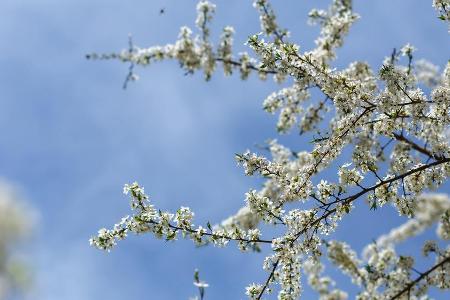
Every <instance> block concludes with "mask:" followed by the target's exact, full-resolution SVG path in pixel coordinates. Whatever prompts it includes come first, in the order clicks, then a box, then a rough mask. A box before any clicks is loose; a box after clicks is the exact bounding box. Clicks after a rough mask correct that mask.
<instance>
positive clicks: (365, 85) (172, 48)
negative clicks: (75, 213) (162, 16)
mask: <svg viewBox="0 0 450 300" xmlns="http://www.w3.org/2000/svg"><path fill="white" fill-rule="evenodd" d="M432 5H433V7H434V8H435V9H436V10H437V13H438V17H439V18H440V19H442V20H443V21H444V22H447V23H448V22H449V21H450V1H449V0H434V1H433V2H432ZM254 7H255V8H256V10H257V11H258V12H259V14H260V22H261V33H258V34H255V35H252V36H250V37H249V39H248V42H247V45H248V46H249V47H250V48H251V50H252V55H250V54H247V53H240V54H239V55H235V54H234V53H233V50H232V48H233V34H234V29H233V28H232V27H225V28H224V29H223V33H222V35H221V36H220V42H219V44H218V45H216V46H214V45H213V44H212V42H211V41H210V30H209V24H210V22H211V21H212V18H213V14H214V11H215V5H214V4H211V3H209V2H208V1H203V0H202V1H200V2H199V3H198V5H197V11H198V16H197V20H196V26H197V30H198V33H197V34H196V35H194V36H193V31H192V30H191V29H190V28H188V27H182V28H181V30H180V34H179V37H178V40H177V41H176V42H175V43H173V44H168V45H165V46H154V47H150V48H140V47H136V46H135V45H133V44H132V43H131V42H130V47H129V48H128V49H126V50H124V51H122V52H121V53H117V54H91V55H88V58H90V59H118V60H120V61H123V62H126V63H129V64H130V69H129V70H130V72H129V74H128V76H127V78H126V81H125V86H126V84H127V83H128V82H129V81H132V80H135V79H136V78H137V76H136V75H135V73H134V68H135V66H148V65H150V64H152V63H153V62H156V61H162V60H168V59H172V60H176V61H178V62H179V64H180V66H181V67H182V68H183V70H185V71H186V72H187V73H194V72H197V71H203V73H204V75H205V79H206V80H208V79H210V78H211V76H212V75H213V73H214V71H215V69H216V68H217V67H218V66H219V65H221V66H222V68H223V71H224V72H225V74H226V75H231V74H232V73H239V74H240V77H241V78H242V79H243V80H245V79H246V78H247V77H248V76H249V75H250V74H251V73H256V74H257V75H258V76H259V77H260V78H261V79H265V78H266V77H268V76H273V78H274V80H275V81H277V82H291V83H292V85H290V86H289V87H286V88H283V89H281V90H279V91H276V92H274V93H272V94H271V95H269V96H268V97H267V98H266V99H265V100H264V103H263V107H264V109H265V110H266V111H267V112H269V113H271V114H274V113H276V112H279V119H278V123H277V129H278V131H279V132H280V134H282V133H286V132H288V131H289V130H290V129H291V128H292V127H294V126H297V127H298V129H299V130H300V133H301V134H306V133H313V134H314V136H315V137H316V138H315V139H314V141H313V144H314V148H313V150H312V151H310V152H309V151H300V152H298V151H292V150H290V149H288V148H287V147H286V146H283V145H281V144H279V143H277V142H276V140H272V141H271V142H269V143H268V146H267V149H268V150H269V151H270V158H269V157H264V156H261V155H258V154H256V153H251V152H249V151H248V152H245V153H242V154H238V155H236V160H237V161H238V163H239V164H241V165H242V166H243V168H244V171H245V174H246V175H248V176H261V177H262V178H264V180H265V181H264V184H263V187H262V188H261V189H260V190H253V189H250V190H249V192H248V193H246V195H245V197H246V205H245V206H244V207H242V208H241V209H240V210H239V211H238V212H237V213H236V215H234V216H231V217H229V218H228V219H226V220H224V221H222V222H221V223H218V224H216V225H211V224H210V223H209V222H208V223H207V224H204V225H203V226H200V225H194V213H193V212H192V211H191V210H190V209H189V208H188V207H181V208H180V209H178V210H177V211H176V212H173V213H172V212H168V211H163V210H160V209H158V208H156V207H155V206H154V204H153V201H150V199H149V197H148V196H147V195H146V194H145V193H144V188H143V187H142V186H140V185H139V184H138V183H136V182H135V183H132V184H126V185H125V187H124V193H125V194H127V195H129V197H130V201H131V209H132V211H133V214H132V215H131V216H127V217H125V218H123V219H122V220H121V221H120V222H119V223H118V224H116V225H115V226H114V227H113V228H112V229H104V228H103V229H100V230H99V232H98V235H97V236H95V237H92V238H91V240H90V243H91V244H92V245H93V246H95V247H97V248H99V249H103V250H108V251H109V250H110V249H111V248H113V247H114V246H115V245H116V243H117V241H118V240H122V239H124V238H125V237H126V236H127V235H128V234H129V233H137V234H141V233H148V234H152V235H154V236H155V237H157V238H163V239H166V240H176V239H177V238H178V237H180V235H181V236H182V237H183V238H188V239H191V240H192V241H193V242H194V243H195V244H197V245H214V246H218V247H224V246H226V245H227V244H229V242H234V243H235V244H237V246H238V248H239V249H240V250H241V251H259V250H260V249H261V247H266V246H265V245H268V246H267V247H271V251H270V254H269V255H268V256H267V257H266V258H265V260H264V262H263V264H262V265H263V268H264V270H266V271H267V279H266V280H265V281H264V282H261V283H252V284H250V285H248V286H247V287H246V294H247V295H248V297H249V298H250V299H262V298H264V297H267V296H268V295H269V294H270V293H272V292H273V293H277V294H278V299H297V298H298V297H299V296H300V295H301V291H302V288H301V286H302V283H303V281H305V280H301V278H300V277H301V274H305V276H306V279H307V280H306V281H307V283H308V284H309V285H310V286H311V287H312V288H313V289H314V290H316V291H317V293H318V294H319V298H320V299H346V298H347V297H348V294H347V293H346V292H345V291H342V290H340V289H338V288H337V287H336V286H335V282H334V281H333V280H332V279H331V278H330V277H329V276H327V275H325V274H324V261H325V260H329V261H330V262H331V263H332V264H333V265H335V266H336V267H337V268H339V269H340V270H341V271H342V272H343V273H345V274H347V275H348V276H349V277H350V278H351V280H352V282H353V283H354V284H355V285H356V286H357V288H358V289H359V293H358V295H357V299H361V300H362V299H425V298H426V297H425V298H424V296H426V295H427V293H428V291H429V288H430V287H434V288H438V289H443V290H445V289H447V290H448V289H449V288H450V247H449V246H448V242H446V241H448V240H449V239H450V200H449V198H448V197H447V196H446V195H445V194H430V193H429V192H427V191H429V190H434V189H436V188H438V187H439V186H440V185H442V184H443V183H444V182H445V181H446V180H447V178H448V176H449V175H450V145H449V140H450V128H449V124H450V63H448V64H447V66H445V67H444V71H443V72H442V73H439V72H438V69H439V68H438V67H437V66H435V65H433V64H431V63H430V62H427V61H425V60H417V61H416V60H413V55H414V50H415V48H414V47H413V46H411V45H409V44H407V45H405V46H404V47H402V48H401V49H400V50H399V51H396V50H394V51H393V52H392V53H391V54H390V55H388V56H387V58H386V59H385V61H384V62H383V66H382V67H381V69H380V70H373V69H372V68H371V67H370V66H369V65H368V64H367V63H365V62H360V61H357V62H353V63H351V64H350V65H349V66H347V67H346V68H345V69H342V70H338V69H334V68H331V67H330V65H331V62H332V61H333V60H334V59H335V58H336V54H335V50H336V48H338V47H340V46H342V44H343V42H344V38H345V36H346V34H347V33H348V31H349V29H350V27H351V25H352V24H353V23H354V22H355V21H356V20H357V19H358V18H359V16H358V15H357V14H356V13H355V12H353V10H352V1H351V0H333V1H332V3H331V5H330V7H329V8H328V10H316V9H315V10H312V11H311V12H310V13H309V19H310V22H311V23H312V24H315V25H319V26H320V27H321V31H320V35H319V37H318V38H317V39H316V47H315V48H314V49H313V50H311V51H307V52H302V51H301V50H300V47H299V46H298V45H297V44H296V43H294V42H292V41H290V40H289V36H290V35H289V32H288V31H287V30H286V29H283V28H282V27H280V25H279V24H278V20H277V18H276V15H275V13H274V11H273V9H272V8H271V6H270V4H269V2H268V1H267V0H255V1H254ZM313 89H316V90H319V91H320V92H321V93H322V94H323V100H322V101H312V100H311V99H310V98H311V97H310V91H311V90H313ZM308 101H309V104H308ZM319 127H320V128H322V130H321V131H319ZM323 128H327V130H325V131H326V133H323V132H324V131H323ZM345 151H349V152H351V160H350V161H349V162H348V163H346V164H344V165H342V166H341V167H339V168H338V169H337V170H336V172H335V174H336V178H335V180H334V181H326V180H324V179H323V177H322V174H323V171H324V170H325V169H326V168H327V167H329V166H330V164H332V163H333V162H334V161H335V160H336V159H338V158H339V157H340V156H341V155H342V153H343V152H345ZM288 203H291V205H289V207H290V208H289V209H288V208H287V206H286V204H288ZM296 203H297V204H298V205H296ZM299 204H302V205H299ZM386 204H389V205H393V206H394V207H395V208H396V209H397V210H398V213H399V214H400V215H403V216H407V217H409V220H408V221H407V222H406V223H404V224H403V225H401V226H400V227H398V228H394V229H392V231H391V232H390V233H388V234H387V235H384V236H381V237H379V238H378V239H377V240H376V241H374V242H373V243H372V244H370V245H368V246H367V247H366V248H365V250H364V252H363V254H362V255H361V257H359V256H358V255H357V254H356V252H355V251H354V250H352V249H351V247H350V246H349V245H348V244H347V243H346V242H345V241H339V240H335V239H333V231H334V230H335V229H336V226H338V224H339V222H340V221H341V220H342V219H343V218H345V217H346V216H347V215H348V214H351V213H352V210H353V208H354V207H355V206H363V205H367V206H368V208H370V209H383V208H382V207H383V206H384V205H386ZM291 207H297V208H291ZM300 207H308V209H304V208H300ZM262 223H266V224H269V225H272V226H276V227H280V228H282V229H281V230H280V232H282V234H280V235H279V236H277V237H275V238H268V237H265V235H264V232H261V230H260V229H259V228H260V226H259V225H260V224H262ZM435 223H437V224H438V226H437V233H436V239H435V240H430V241H427V242H426V243H425V244H424V245H423V254H424V255H425V256H430V255H431V256H433V257H434V263H433V264H431V265H430V266H429V268H428V269H427V270H426V271H422V272H419V271H417V270H416V268H415V262H414V259H413V257H412V256H408V253H406V254H399V253H397V252H396V249H395V245H396V243H398V242H400V241H403V240H405V239H408V238H410V237H413V236H416V235H418V234H420V233H421V232H423V231H424V230H425V229H426V228H428V227H430V226H432V225H433V224H435ZM446 244H447V246H445V245H446ZM439 245H441V246H439ZM442 245H444V247H442ZM196 282H197V286H199V287H200V288H201V289H203V290H202V292H201V293H200V294H201V297H202V298H203V294H204V288H205V287H206V286H207V285H206V284H205V283H203V282H200V281H199V280H198V277H197V279H196ZM277 285H278V286H279V287H277Z"/></svg>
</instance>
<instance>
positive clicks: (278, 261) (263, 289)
mask: <svg viewBox="0 0 450 300" xmlns="http://www.w3.org/2000/svg"><path fill="white" fill-rule="evenodd" d="M279 263H280V259H278V260H277V261H276V262H275V263H274V264H273V268H272V271H271V272H270V275H269V277H267V280H266V283H265V284H264V286H263V288H262V290H261V292H260V293H259V295H258V297H256V299H257V300H259V299H261V297H262V295H263V294H264V291H265V290H266V289H267V287H268V286H269V284H270V281H271V280H272V278H273V276H274V273H275V270H276V269H277V267H278V264H279Z"/></svg>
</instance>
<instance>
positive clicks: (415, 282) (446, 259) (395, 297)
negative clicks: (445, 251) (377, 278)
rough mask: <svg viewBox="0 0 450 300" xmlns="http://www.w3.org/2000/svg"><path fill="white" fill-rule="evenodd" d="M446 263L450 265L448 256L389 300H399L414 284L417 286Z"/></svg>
mask: <svg viewBox="0 0 450 300" xmlns="http://www.w3.org/2000/svg"><path fill="white" fill-rule="evenodd" d="M446 263H450V256H447V257H446V258H444V259H443V260H442V261H441V262H440V263H438V264H435V265H434V266H433V267H432V268H430V269H429V270H428V271H426V272H423V273H421V275H420V276H419V277H417V278H416V279H415V280H413V281H411V282H410V283H408V284H407V285H406V286H405V287H404V288H403V289H402V290H401V291H399V292H398V293H397V294H395V295H394V296H393V297H392V298H390V300H394V299H397V298H399V297H400V296H401V295H403V294H404V293H406V292H409V291H410V290H411V289H412V288H413V287H414V286H415V285H416V284H418V283H419V282H420V281H421V280H423V279H424V278H426V277H427V276H428V275H430V274H431V273H432V272H433V271H434V270H436V269H437V268H439V267H441V266H443V265H445V264H446Z"/></svg>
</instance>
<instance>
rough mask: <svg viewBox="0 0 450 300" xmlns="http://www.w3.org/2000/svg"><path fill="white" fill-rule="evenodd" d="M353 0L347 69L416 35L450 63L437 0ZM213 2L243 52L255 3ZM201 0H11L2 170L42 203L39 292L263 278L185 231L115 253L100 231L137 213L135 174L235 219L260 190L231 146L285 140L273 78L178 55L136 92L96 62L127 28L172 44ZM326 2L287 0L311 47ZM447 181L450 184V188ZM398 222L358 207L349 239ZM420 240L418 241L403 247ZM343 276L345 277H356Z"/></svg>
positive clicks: (117, 292)
mask: <svg viewBox="0 0 450 300" xmlns="http://www.w3.org/2000/svg"><path fill="white" fill-rule="evenodd" d="M354 2H355V4H354V7H355V10H356V11H357V12H358V13H359V14H360V15H361V17H362V18H361V19H360V20H359V21H358V22H357V24H356V25H355V26H354V27H353V28H352V29H351V32H350V36H349V37H348V38H347V42H346V45H345V46H344V47H343V48H342V49H340V50H339V51H338V56H339V59H338V61H337V62H336V66H339V67H343V66H345V65H347V64H348V63H349V62H351V61H354V60H364V61H367V62H369V63H370V64H371V65H372V66H374V67H375V68H378V67H379V66H380V64H381V62H382V60H383V58H384V56H387V55H389V54H390V53H391V51H392V48H393V47H397V48H398V47H401V46H402V45H404V44H406V43H407V42H409V43H411V44H413V45H415V46H416V47H417V48H418V52H417V58H420V57H424V58H427V59H429V60H431V61H432V62H434V63H435V64H437V65H439V66H441V67H442V66H443V65H444V64H445V63H446V61H447V60H448V49H450V41H449V36H448V33H447V26H446V25H445V24H443V23H442V21H440V20H438V19H437V17H436V16H437V15H436V12H435V11H434V10H433V9H432V7H431V1H422V0H414V1H412V0H397V1H388V0H383V1H381V0H380V1H361V0H359V1H354ZM216 3H217V14H216V18H215V20H214V25H213V30H212V34H213V35H215V36H217V35H218V34H219V32H220V29H221V28H222V27H223V26H225V25H233V26H234V27H235V29H236V31H237V35H236V40H235V44H236V47H235V48H236V51H241V50H244V49H245V46H244V45H243V43H244V42H245V39H246V37H247V36H248V35H249V34H253V33H255V32H258V31H259V30H260V29H259V23H258V15H257V13H256V12H255V11H254V9H253V8H252V6H251V1H225V0H221V1H217V2H216ZM195 4H196V1H180V0H179V1H175V0H166V1H162V0H155V1H144V0H134V1H118V0H110V1H100V0H76V1H75V0H66V1H61V0H58V1H56V0H33V1H32V0H22V1H20V0H2V1H1V2H0V38H1V40H2V42H1V43H0V53H1V55H0V105H1V106H0V107H1V110H0V130H1V132H2V134H1V136H0V145H1V147H0V167H1V168H0V169H1V174H0V176H3V177H5V178H7V179H8V180H10V181H13V182H14V183H16V184H18V185H19V186H20V187H21V189H22V191H23V193H24V194H25V195H26V197H27V199H28V200H29V201H30V202H31V204H32V205H33V206H34V207H35V208H36V210H37V211H38V212H39V214H40V218H39V224H38V225H39V226H37V227H36V232H35V237H34V239H33V241H32V245H31V246H30V249H29V251H28V252H29V253H30V261H31V264H32V265H33V267H34V270H35V271H34V272H35V286H34V289H33V291H32V293H31V294H30V299H50V300H51V299H69V300H71V299H74V300H75V299H111V300H114V299H187V298H188V297H189V296H193V295H195V294H196V290H195V288H194V286H193V285H192V275H193V270H194V269H195V268H199V269H200V271H201V276H202V277H203V278H204V279H205V280H206V281H208V282H209V283H210V285H211V287H210V288H209V289H208V290H207V298H208V299H244V295H243V291H244V287H245V285H247V284H248V283H251V282H253V281H258V280H259V281H263V280H264V279H265V276H266V274H265V273H264V272H263V271H262V269H261V265H262V260H263V257H264V255H263V254H256V255H255V254H248V253H247V254H242V253H240V252H239V251H238V250H237V249H236V248H235V247H233V246H231V247H228V248H226V249H217V248H201V249H196V248H195V247H194V246H193V245H192V244H191V243H190V242H188V241H179V242H177V243H166V242H164V241H159V240H154V239H153V238H151V237H150V236H141V237H131V238H129V239H127V240H126V241H124V242H122V243H121V244H120V246H119V247H117V248H116V249H115V250H114V251H112V252H111V253H109V254H105V253H102V252H99V251H97V250H95V249H93V248H90V247H89V245H88V242H87V240H88V239H89V237H90V236H91V235H92V234H94V233H95V232H96V231H97V229H98V228H100V227H103V226H111V225H113V224H114V223H115V222H116V221H117V220H119V219H120V217H122V216H123V215H126V214H128V213H129V209H128V201H127V199H126V198H125V197H124V196H123V195H122V186H123V184H124V183H127V182H131V181H134V180H137V181H138V182H140V183H141V184H142V185H144V186H145V188H146V191H147V193H149V194H150V196H151V198H152V199H153V200H154V202H155V203H156V205H157V206H158V207H160V208H162V209H176V208H177V207H179V206H180V205H186V204H189V206H191V207H192V208H193V210H194V211H195V212H196V213H197V216H198V220H199V222H206V221H207V220H210V221H211V223H214V222H217V221H220V220H221V219H223V218H225V217H227V216H229V215H231V214H233V213H234V212H235V211H236V210H237V209H238V208H239V207H241V206H242V204H243V199H244V196H243V195H244V193H245V192H246V191H248V189H249V188H250V187H258V184H259V183H258V181H255V180H254V179H251V178H246V177H245V176H244V175H243V172H242V170H241V169H240V168H238V167H237V166H236V163H235V161H234V153H236V152H242V151H245V150H246V149H247V148H252V147H253V146H254V145H255V144H261V143H263V142H264V141H265V140H267V139H268V138H273V137H274V136H275V135H276V131H275V124H276V117H274V116H270V115H268V114H266V113H265V112H263V111H262V109H261V104H262V100H263V99H264V98H265V96H267V95H268V94H269V93H270V92H272V91H274V90H276V89H278V88H279V86H277V85H276V84H275V83H273V82H272V81H271V80H268V81H267V82H260V81H259V80H257V79H256V78H255V76H252V78H250V79H249V80H248V81H246V82H241V81H239V78H238V77H237V76H233V77H229V78H224V76H223V75H222V74H221V73H220V72H217V73H216V74H215V76H214V77H213V79H212V80H211V81H210V82H207V83H205V82H204V80H203V78H202V75H201V74H198V75H194V76H184V75H183V73H184V72H183V71H182V70H180V69H179V68H178V66H177V64H176V63H174V62H166V63H160V64H155V65H153V66H152V67H151V68H148V69H137V72H138V73H139V75H140V76H141V80H140V81H138V82H137V83H134V84H131V85H130V86H129V88H128V89H127V90H126V91H124V90H122V83H123V80H124V78H125V75H126V73H127V66H126V65H124V64H120V63H118V62H92V61H87V60H85V58H84V55H85V54H86V53H91V52H93V51H96V52H113V51H118V50H120V49H122V48H124V47H126V45H127V35H128V34H129V33H132V34H133V37H134V41H135V43H136V44H137V45H139V46H151V45H155V44H165V43H168V42H172V41H174V40H175V38H176V36H177V34H178V29H179V27H180V26H182V25H189V26H191V27H194V20H195ZM327 4H328V1H323V0H320V1H314V3H313V1H293V0H290V1H274V6H275V8H276V10H277V12H278V15H279V17H280V19H282V20H283V21H282V22H281V23H282V24H283V25H284V26H286V27H287V28H289V29H290V31H291V32H292V39H293V40H295V41H297V42H298V43H300V45H301V47H302V49H304V50H305V49H310V48H312V47H313V41H314V38H315V36H316V35H317V32H318V29H317V28H311V27H308V26H307V25H306V15H307V13H308V11H309V10H310V9H311V8H312V7H313V6H318V7H326V5H327ZM163 7H164V8H165V11H166V13H165V14H164V15H162V16H159V10H160V9H161V8H163ZM279 140H280V141H281V142H284V143H286V144H288V145H290V146H292V148H294V149H301V148H302V147H304V145H305V141H306V139H300V138H299V137H298V136H297V135H296V133H295V132H293V133H292V134H290V135H288V136H283V137H281V138H279ZM441 190H443V191H447V192H448V191H449V188H448V185H446V186H445V187H443V189H441ZM381 220H382V221H381ZM361 222H364V225H365V226H360V224H361ZM398 223H399V220H398V219H397V218H396V213H395V212H393V210H390V209H389V208H386V209H383V210H379V211H377V212H376V213H373V212H368V209H367V208H366V207H361V208H359V209H358V210H357V211H356V213H355V216H352V217H349V218H348V219H347V220H346V221H345V222H344V223H343V224H342V227H341V228H340V229H339V230H338V232H337V236H338V237H344V238H346V237H347V236H348V232H351V233H352V234H351V236H352V237H351V238H350V242H351V244H352V245H353V246H354V247H355V249H357V250H358V251H359V250H361V249H362V247H363V245H364V244H366V243H367V242H370V240H371V239H372V238H374V237H377V236H378V235H379V234H381V233H385V232H387V230H388V229H389V228H390V227H391V226H393V225H394V224H398ZM355 225H358V226H355ZM429 234H432V233H429ZM419 244H420V243H419V240H417V241H416V240H413V241H411V242H409V243H406V244H405V245H402V246H401V249H403V250H408V249H409V248H410V247H412V246H414V245H416V246H418V245H419ZM424 263H425V265H426V264H427V263H430V261H426V262H424ZM333 274H334V273H333ZM337 276H338V275H337ZM337 278H342V279H343V281H342V284H341V286H344V287H345V286H348V284H349V281H348V279H346V278H345V277H337ZM306 293H307V295H306V296H307V297H306V298H310V297H314V296H312V295H314V294H308V293H310V291H309V290H307V291H306ZM308 295H310V297H308ZM437 299H439V298H438V297H437Z"/></svg>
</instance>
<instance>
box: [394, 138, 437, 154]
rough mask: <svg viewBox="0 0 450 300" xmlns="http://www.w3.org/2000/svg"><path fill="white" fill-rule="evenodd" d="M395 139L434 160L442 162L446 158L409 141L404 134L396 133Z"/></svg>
mask: <svg viewBox="0 0 450 300" xmlns="http://www.w3.org/2000/svg"><path fill="white" fill-rule="evenodd" d="M394 137H395V139H396V140H398V141H401V142H404V143H406V144H408V145H410V146H411V148H413V149H414V150H416V151H418V152H420V153H422V154H425V155H427V156H428V157H432V158H434V159H436V160H441V159H443V158H444V157H442V156H439V155H435V154H433V153H431V152H430V151H428V150H427V149H426V148H425V147H421V146H419V145H418V144H416V143H414V142H413V141H411V140H409V139H407V138H406V137H405V136H404V135H403V134H397V133H394Z"/></svg>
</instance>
